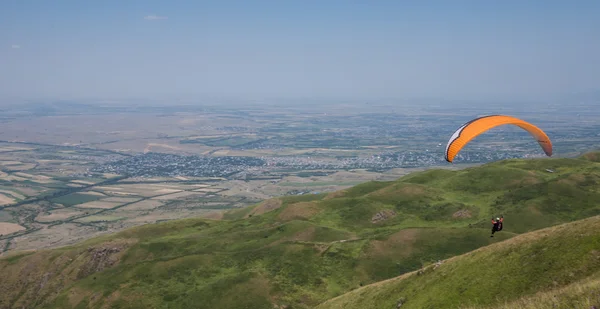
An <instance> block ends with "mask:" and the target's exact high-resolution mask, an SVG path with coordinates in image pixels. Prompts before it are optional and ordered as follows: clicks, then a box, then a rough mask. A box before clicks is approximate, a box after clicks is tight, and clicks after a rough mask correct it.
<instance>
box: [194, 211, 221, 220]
mask: <svg viewBox="0 0 600 309" xmlns="http://www.w3.org/2000/svg"><path fill="white" fill-rule="evenodd" d="M223 215H225V212H224V211H222V210H219V211H211V212H209V213H206V214H203V215H201V216H200V217H202V218H206V219H211V220H223Z"/></svg>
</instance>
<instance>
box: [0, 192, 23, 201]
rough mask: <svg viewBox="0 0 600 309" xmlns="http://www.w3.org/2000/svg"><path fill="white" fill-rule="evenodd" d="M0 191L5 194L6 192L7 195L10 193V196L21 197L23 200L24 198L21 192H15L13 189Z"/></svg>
mask: <svg viewBox="0 0 600 309" xmlns="http://www.w3.org/2000/svg"><path fill="white" fill-rule="evenodd" d="M0 192H2V193H6V194H8V195H11V196H14V197H16V198H18V199H22V200H24V199H25V196H23V195H22V194H20V193H17V192H15V191H9V190H0Z"/></svg>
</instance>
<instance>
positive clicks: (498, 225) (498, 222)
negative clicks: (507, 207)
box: [490, 215, 504, 237]
mask: <svg viewBox="0 0 600 309" xmlns="http://www.w3.org/2000/svg"><path fill="white" fill-rule="evenodd" d="M502 222H504V216H502V215H501V216H500V218H496V219H495V220H494V217H492V224H493V226H492V235H490V237H494V233H496V232H500V231H502Z"/></svg>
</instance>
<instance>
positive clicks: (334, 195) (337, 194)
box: [323, 190, 346, 200]
mask: <svg viewBox="0 0 600 309" xmlns="http://www.w3.org/2000/svg"><path fill="white" fill-rule="evenodd" d="M344 195H346V190H339V191H334V192H331V193H329V194H327V196H325V198H323V199H324V200H329V199H332V198H338V197H343V196H344Z"/></svg>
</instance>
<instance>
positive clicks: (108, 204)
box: [75, 201, 122, 209]
mask: <svg viewBox="0 0 600 309" xmlns="http://www.w3.org/2000/svg"><path fill="white" fill-rule="evenodd" d="M121 204H122V203H114V202H104V201H92V202H87V203H83V204H79V205H75V207H77V208H99V209H110V208H114V207H117V206H119V205H121Z"/></svg>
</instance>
